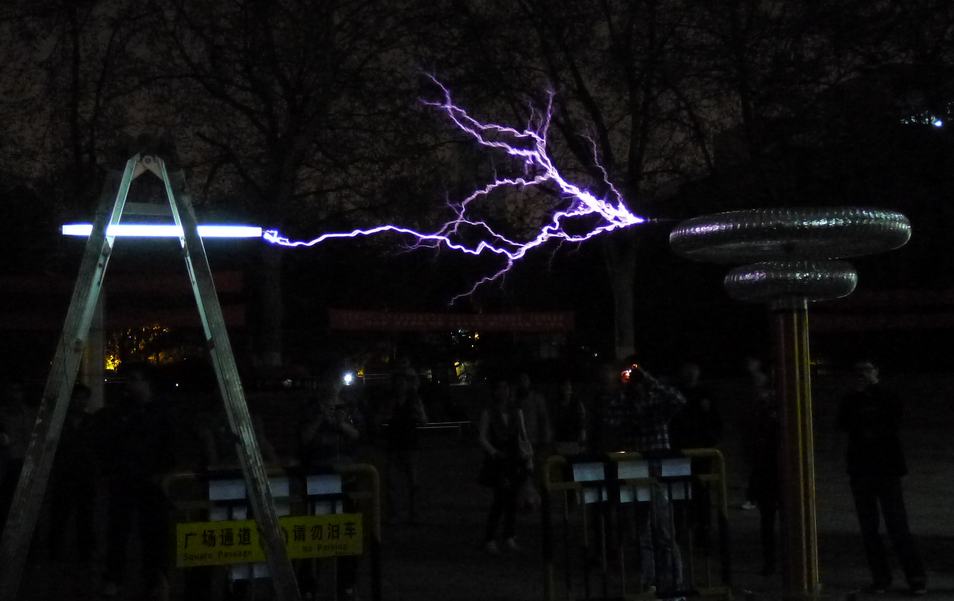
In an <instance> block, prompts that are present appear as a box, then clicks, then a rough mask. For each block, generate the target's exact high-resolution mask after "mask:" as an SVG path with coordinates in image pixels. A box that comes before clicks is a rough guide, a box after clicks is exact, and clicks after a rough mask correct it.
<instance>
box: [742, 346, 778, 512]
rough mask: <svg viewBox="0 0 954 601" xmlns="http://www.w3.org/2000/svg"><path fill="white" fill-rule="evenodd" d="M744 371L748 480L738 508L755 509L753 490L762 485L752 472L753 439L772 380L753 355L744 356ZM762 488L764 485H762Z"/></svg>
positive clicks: (753, 460) (754, 459) (745, 457)
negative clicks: (745, 376) (743, 497)
mask: <svg viewBox="0 0 954 601" xmlns="http://www.w3.org/2000/svg"><path fill="white" fill-rule="evenodd" d="M745 371H746V373H747V376H748V378H747V379H748V382H747V391H746V394H745V402H744V404H743V409H742V412H743V422H744V423H743V443H744V450H743V460H744V462H745V465H746V467H747V468H748V470H749V482H748V486H747V487H746V489H745V501H743V503H742V504H741V505H740V506H739V509H743V510H749V509H755V508H756V507H757V506H758V505H757V504H756V502H755V499H754V492H753V491H754V490H755V489H757V488H759V487H762V485H761V484H760V483H759V482H757V481H756V477H757V476H756V474H755V473H754V470H755V464H756V463H758V462H759V458H758V456H757V454H756V453H757V451H756V450H755V440H756V439H757V438H758V431H757V428H758V424H757V420H756V418H757V416H758V411H759V409H760V408H761V407H762V406H763V405H764V404H765V402H766V401H767V400H769V398H770V397H771V396H772V395H773V394H774V392H773V391H772V382H771V380H770V379H769V377H768V375H766V374H765V372H764V371H762V360H761V359H757V358H755V357H746V358H745ZM762 488H764V487H762Z"/></svg>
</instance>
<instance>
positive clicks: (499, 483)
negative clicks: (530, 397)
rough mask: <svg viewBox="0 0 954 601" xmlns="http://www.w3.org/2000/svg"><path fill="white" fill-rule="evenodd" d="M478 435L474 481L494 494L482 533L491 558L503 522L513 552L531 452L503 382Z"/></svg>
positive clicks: (496, 550)
mask: <svg viewBox="0 0 954 601" xmlns="http://www.w3.org/2000/svg"><path fill="white" fill-rule="evenodd" d="M479 435H480V438H479V441H480V446H481V448H482V449H483V450H484V459H483V464H482V465H481V469H480V475H479V477H478V481H479V483H480V484H481V485H482V486H487V487H489V488H492V489H493V491H494V500H493V503H492V504H491V506H490V512H489V513H488V514H487V527H486V528H485V530H484V550H485V551H486V552H487V553H490V554H492V555H495V554H497V553H499V552H500V548H499V547H498V546H497V527H498V525H499V524H500V521H501V520H503V532H502V535H503V536H502V538H503V540H504V544H505V545H506V546H507V548H509V549H510V550H512V551H517V550H519V548H520V547H519V546H518V545H517V530H516V516H517V497H518V495H519V493H520V489H521V487H522V486H523V485H524V483H525V482H526V481H527V478H528V477H529V475H530V461H531V460H532V456H533V449H532V447H531V446H530V443H529V439H528V437H527V429H526V422H525V421H524V416H523V412H522V411H521V410H520V407H519V406H518V405H517V403H516V401H515V400H514V399H513V396H512V394H511V391H510V385H509V384H508V383H507V382H506V381H505V380H500V381H498V382H497V383H496V385H495V387H494V396H493V399H491V401H490V403H488V405H487V406H486V407H485V408H484V410H483V411H482V412H481V414H480V426H479Z"/></svg>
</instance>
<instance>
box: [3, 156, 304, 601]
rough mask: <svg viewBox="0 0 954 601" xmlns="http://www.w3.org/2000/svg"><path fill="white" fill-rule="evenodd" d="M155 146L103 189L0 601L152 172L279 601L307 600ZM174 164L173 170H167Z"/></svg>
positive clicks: (12, 583)
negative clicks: (125, 219) (114, 230)
mask: <svg viewBox="0 0 954 601" xmlns="http://www.w3.org/2000/svg"><path fill="white" fill-rule="evenodd" d="M154 147H155V146H154V145H153V144H151V143H150V142H148V141H146V142H141V148H140V149H139V152H137V153H136V154H135V155H134V156H132V158H130V159H128V160H127V161H126V165H125V169H124V170H122V171H119V170H115V171H110V173H109V175H108V178H107V181H106V185H105V186H104V188H103V193H102V196H101V198H100V206H99V209H98V211H97V214H96V218H95V220H94V222H93V231H92V233H91V234H90V236H89V239H88V241H87V243H86V250H85V251H84V254H83V259H82V263H81V266H80V271H79V276H78V277H77V280H76V286H75V288H74V289H73V296H72V299H71V301H70V307H69V311H68V312H67V316H66V322H65V325H64V327H63V332H62V334H61V336H60V340H59V343H58V344H57V347H56V353H55V356H54V359H53V363H52V369H51V370H50V375H49V378H48V379H47V381H46V387H45V388H44V390H43V397H42V399H41V402H40V407H39V410H38V414H37V420H36V424H35V426H34V428H33V434H32V437H31V439H30V446H29V448H28V450H27V455H26V459H25V460H24V463H23V471H22V472H21V474H20V480H19V482H18V484H17V490H16V494H15V496H14V499H13V504H12V507H11V510H10V515H9V517H8V519H7V523H6V528H5V529H4V531H3V537H2V539H0V601H14V599H16V598H17V593H18V590H19V585H20V579H21V577H22V575H23V571H24V568H25V565H26V560H27V551H28V550H29V547H30V543H31V539H32V537H33V531H34V528H35V527H36V521H37V517H38V515H39V512H40V505H41V503H42V501H43V494H44V491H45V489H46V484H47V481H48V479H49V475H50V469H51V466H52V463H53V457H54V454H55V453H56V446H57V444H58V442H59V438H60V433H61V431H62V429H63V423H64V421H65V420H66V414H67V408H68V405H69V400H70V394H71V392H72V389H73V385H74V383H75V380H76V373H77V371H78V369H79V365H80V361H81V359H82V356H83V353H84V351H85V348H86V340H87V337H88V335H89V330H90V323H91V321H92V318H93V314H94V311H95V308H96V303H97V300H98V299H99V294H100V291H101V289H102V285H103V280H104V278H105V275H106V266H107V263H108V262H109V257H110V255H111V254H112V251H113V246H114V240H115V236H110V235H108V233H107V232H108V227H109V226H110V225H116V224H118V223H119V222H120V219H121V218H122V215H123V209H124V208H125V206H126V197H127V196H128V194H129V187H130V184H131V183H132V180H133V179H135V178H136V177H138V176H139V175H141V174H142V173H144V172H145V171H151V172H152V173H154V174H155V175H157V176H158V177H159V178H160V179H161V180H162V181H163V183H164V184H165V191H166V197H167V199H168V201H169V208H170V211H171V215H172V218H173V219H174V221H175V224H176V225H177V226H179V227H180V228H181V230H182V232H181V233H180V235H179V241H180V243H181V245H182V250H183V255H184V258H185V262H186V267H187V269H188V273H189V279H190V280H191V282H192V291H193V293H194V294H195V299H196V303H197V304H198V308H199V315H200V317H201V320H202V327H203V330H204V332H205V337H206V341H207V343H208V347H209V354H210V356H211V358H212V364H213V367H214V370H215V375H216V379H217V381H218V385H219V390H220V392H221V394H222V398H223V399H224V402H225V409H226V413H227V415H228V419H229V424H230V426H231V428H232V431H233V432H234V433H235V435H236V437H237V439H238V440H237V443H236V444H237V447H238V456H239V459H240V462H241V465H242V473H243V475H244V478H245V485H246V487H247V488H248V496H249V500H250V502H251V505H252V509H253V511H254V512H255V519H256V521H257V523H258V527H259V529H260V530H261V534H260V540H262V541H263V546H264V551H265V556H266V558H267V561H268V567H269V572H270V574H271V578H272V583H273V586H274V588H275V594H276V598H277V599H279V600H280V601H300V599H301V596H300V594H299V591H298V585H297V582H296V579H295V573H294V570H293V568H292V564H291V561H290V559H289V557H288V552H287V549H286V548H285V543H284V539H283V537H282V534H281V530H280V526H279V523H278V516H277V515H276V512H275V504H274V500H273V498H272V495H271V491H270V490H269V485H268V476H267V474H266V471H265V466H264V464H263V462H262V455H261V452H260V450H259V447H258V442H257V441H256V440H255V433H254V430H253V427H252V420H251V418H250V416H249V412H248V406H247V405H246V402H245V394H244V392H243V390H242V384H241V381H240V379H239V375H238V369H237V367H236V363H235V356H234V355H233V353H232V346H231V344H230V343H229V339H228V333H227V331H226V328H225V320H224V319H223V317H222V308H221V306H220V305H219V300H218V296H217V295H216V292H215V285H214V283H213V281H212V272H211V269H210V268H209V261H208V257H207V255H206V252H205V246H204V245H203V243H202V239H201V238H200V236H199V232H198V223H197V221H196V216H195V210H194V209H193V206H192V198H191V196H190V194H189V191H188V189H187V187H186V181H185V175H184V173H183V172H182V169H181V168H180V167H178V165H177V161H176V160H175V158H174V157H175V153H174V150H173V151H171V152H163V153H162V156H165V157H167V159H166V160H164V159H163V158H162V157H161V156H160V153H159V152H158V151H156V150H153V148H154ZM127 156H129V155H127ZM167 160H168V161H169V163H170V165H171V167H167Z"/></svg>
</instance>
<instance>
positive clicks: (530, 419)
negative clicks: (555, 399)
mask: <svg viewBox="0 0 954 601" xmlns="http://www.w3.org/2000/svg"><path fill="white" fill-rule="evenodd" d="M514 401H515V402H516V403H517V407H518V408H519V409H520V411H521V412H522V413H523V419H524V421H525V423H526V427H527V436H529V437H530V444H532V445H533V448H534V449H535V450H536V451H537V453H545V452H546V449H547V447H549V446H550V444H551V443H552V442H553V430H552V428H551V426H550V412H549V410H548V409H547V403H546V400H544V398H543V395H542V394H540V393H539V392H537V391H536V390H534V389H533V387H532V386H531V384H530V376H529V375H528V374H527V373H526V372H521V373H520V374H519V375H518V376H517V380H516V387H515V388H514Z"/></svg>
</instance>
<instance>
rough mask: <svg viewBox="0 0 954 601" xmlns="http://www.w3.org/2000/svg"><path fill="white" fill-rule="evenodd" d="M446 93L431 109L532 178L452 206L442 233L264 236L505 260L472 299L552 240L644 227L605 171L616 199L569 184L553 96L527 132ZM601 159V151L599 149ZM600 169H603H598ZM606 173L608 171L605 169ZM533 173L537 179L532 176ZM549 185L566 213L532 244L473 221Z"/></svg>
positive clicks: (505, 181) (497, 185)
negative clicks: (394, 241) (475, 214)
mask: <svg viewBox="0 0 954 601" xmlns="http://www.w3.org/2000/svg"><path fill="white" fill-rule="evenodd" d="M434 83H436V84H437V85H438V86H440V88H441V90H443V92H444V100H443V101H442V102H427V103H426V104H428V105H430V106H433V107H436V108H439V109H441V110H442V111H444V113H446V114H447V116H448V117H449V118H450V119H451V121H453V122H454V124H455V125H456V126H457V127H458V128H460V129H461V130H462V131H464V132H466V133H467V134H469V135H470V136H471V137H473V138H474V140H476V141H477V143H478V144H480V145H481V146H485V147H487V148H492V149H495V150H499V151H502V152H505V153H506V154H507V155H509V156H511V157H513V158H514V159H516V160H517V161H519V162H522V163H523V167H524V172H525V173H527V174H528V175H527V176H526V177H511V178H497V179H495V180H494V181H493V182H492V183H490V184H488V185H487V186H486V187H484V188H481V189H480V190H477V191H476V192H474V193H473V194H471V195H470V196H468V197H467V198H465V199H464V200H463V201H462V202H460V203H459V204H458V205H457V206H452V208H453V210H454V212H455V214H456V218H455V219H453V220H451V221H449V222H447V223H445V224H444V225H443V226H442V227H441V228H440V229H438V230H437V231H435V232H432V233H426V232H419V231H416V230H413V229H410V228H405V227H400V226H397V225H380V226H377V227H373V228H370V229H356V230H353V231H350V232H332V233H327V234H324V235H322V236H319V237H318V238H315V239H313V240H309V241H291V240H289V239H288V238H284V237H282V236H280V235H279V234H278V231H277V230H267V231H265V232H264V234H263V237H264V238H265V239H266V240H267V241H269V242H271V243H273V244H280V245H282V246H291V247H295V246H314V245H316V244H320V243H322V242H324V241H326V240H333V239H338V238H355V237H358V236H370V235H373V234H379V233H382V232H394V233H398V234H405V235H407V236H409V237H411V238H413V239H415V240H416V243H415V244H414V245H413V246H412V248H421V247H426V248H441V247H444V248H449V249H451V250H456V251H460V252H463V253H467V254H470V255H481V254H483V253H484V252H489V253H493V254H497V255H500V256H501V257H503V258H504V259H505V265H504V266H503V267H502V268H501V269H500V270H499V271H497V272H496V273H494V274H493V275H490V276H487V277H484V278H482V279H481V280H480V281H478V282H477V283H476V284H474V286H473V287H472V288H471V289H470V290H469V291H468V292H466V293H464V294H461V295H459V296H457V297H455V300H456V298H460V297H461V296H467V295H469V294H472V293H473V292H474V291H475V290H476V289H477V288H479V287H480V286H481V285H483V284H486V283H489V282H493V281H495V280H497V279H498V278H501V277H503V275H504V274H505V273H507V271H509V270H510V268H511V267H513V265H514V264H515V263H516V262H517V261H519V260H520V259H522V258H523V257H524V256H525V255H526V254H527V253H528V252H529V251H531V250H533V249H534V248H537V247H539V246H542V245H544V244H546V243H547V242H549V241H551V240H557V241H559V242H573V243H579V242H584V241H586V240H589V239H590V238H593V237H595V236H598V235H600V234H603V233H605V232H609V231H612V230H615V229H618V228H624V227H629V226H631V225H636V224H639V223H643V222H644V221H645V220H644V219H643V218H641V217H637V216H636V215H633V214H632V213H630V212H629V210H627V209H626V205H625V203H624V202H623V198H622V195H620V193H619V191H618V190H617V189H616V188H615V187H614V186H613V185H612V184H611V183H610V181H609V178H608V176H607V174H606V172H605V170H604V171H603V179H604V183H605V184H606V187H607V189H608V190H609V191H610V198H598V197H596V196H595V195H594V194H592V193H590V192H589V191H587V190H585V189H583V188H581V187H579V186H577V185H575V184H573V183H571V182H569V181H567V180H566V179H565V178H564V177H563V175H561V174H560V171H559V170H558V169H557V168H556V166H555V165H554V164H553V161H552V159H551V158H550V156H549V154H548V153H547V133H548V130H549V127H550V119H551V118H552V114H553V94H552V93H551V94H550V97H549V101H548V103H547V109H546V113H544V114H543V115H542V117H541V118H540V119H539V123H538V124H537V125H536V126H534V123H533V122H532V121H531V123H530V124H529V125H528V126H527V127H526V128H525V129H523V130H518V129H516V128H513V127H507V126H504V125H498V124H495V123H489V124H487V123H481V122H480V121H477V120H476V119H474V118H473V117H471V116H470V115H469V114H468V113H467V111H465V110H464V109H462V108H460V107H458V106H457V105H455V104H454V103H453V101H452V99H451V94H450V91H449V90H448V89H447V88H445V87H444V86H443V85H442V84H441V83H440V82H438V81H437V80H434ZM594 157H595V148H594ZM598 166H599V165H598ZM599 168H600V169H601V170H602V169H603V168H602V166H599ZM530 174H533V175H530ZM544 183H548V184H549V185H551V186H555V187H556V188H557V190H558V191H559V193H560V195H561V197H562V198H563V201H562V202H563V204H564V205H565V206H566V208H565V209H562V210H559V211H556V212H555V213H553V214H552V215H551V216H550V218H549V221H548V222H546V223H545V224H544V225H543V226H542V227H541V228H540V231H539V233H538V234H537V235H536V236H535V237H533V238H531V239H530V240H527V241H523V242H521V241H516V240H511V239H509V238H507V237H505V236H503V235H501V234H499V233H497V232H496V231H494V229H493V228H492V227H491V226H490V225H489V224H487V223H486V222H484V221H475V220H472V219H470V218H469V217H468V216H467V214H468V209H469V208H470V205H471V204H472V203H474V202H476V201H478V200H480V199H482V198H485V197H487V196H489V195H490V194H492V193H493V192H495V191H497V190H498V189H501V188H509V187H518V188H531V187H534V186H539V185H540V184H544ZM589 216H597V217H598V219H599V221H598V222H597V223H596V224H595V225H593V224H592V220H589V221H588V222H587V223H588V224H589V225H588V226H587V229H586V230H585V233H582V234H571V233H569V232H567V231H566V230H565V229H564V228H565V225H564V224H565V223H568V222H569V221H570V220H573V222H574V223H577V224H580V223H581V222H580V221H579V220H580V218H584V217H589ZM465 226H466V227H467V228H468V229H470V228H476V229H477V230H479V231H483V232H485V239H483V240H481V241H479V242H478V243H476V244H473V243H467V242H465V241H463V240H462V237H461V236H462V235H461V229H462V228H464V227H465Z"/></svg>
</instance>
